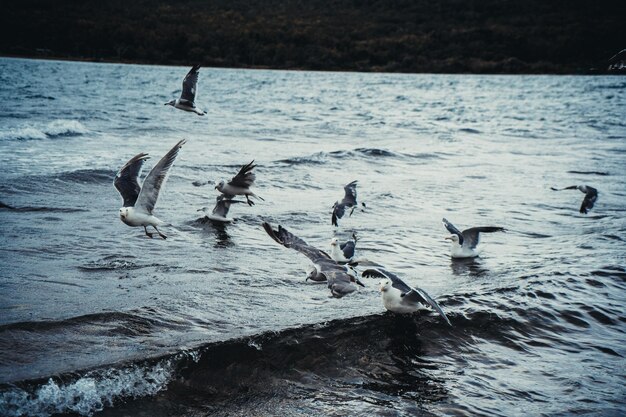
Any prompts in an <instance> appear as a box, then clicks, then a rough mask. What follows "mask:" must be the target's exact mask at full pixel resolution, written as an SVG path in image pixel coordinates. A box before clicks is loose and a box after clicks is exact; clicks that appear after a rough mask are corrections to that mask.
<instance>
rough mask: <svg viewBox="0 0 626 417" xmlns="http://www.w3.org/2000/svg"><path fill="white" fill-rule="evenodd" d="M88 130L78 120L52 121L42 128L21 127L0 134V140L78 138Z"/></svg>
mask: <svg viewBox="0 0 626 417" xmlns="http://www.w3.org/2000/svg"><path fill="white" fill-rule="evenodd" d="M88 132H89V130H88V129H87V128H86V127H85V126H84V125H83V124H82V123H81V122H79V121H78V120H63V119H61V120H53V121H52V122H50V123H48V124H46V125H44V126H23V127H19V128H14V129H8V130H6V131H4V132H0V140H43V139H48V138H54V137H58V136H79V135H84V134H86V133H88Z"/></svg>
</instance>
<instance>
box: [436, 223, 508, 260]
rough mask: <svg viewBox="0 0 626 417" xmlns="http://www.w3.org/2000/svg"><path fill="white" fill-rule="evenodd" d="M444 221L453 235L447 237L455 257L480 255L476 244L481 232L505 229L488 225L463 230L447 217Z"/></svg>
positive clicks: (502, 230)
mask: <svg viewBox="0 0 626 417" xmlns="http://www.w3.org/2000/svg"><path fill="white" fill-rule="evenodd" d="M442 222H443V225H444V226H445V228H446V229H448V231H449V232H450V233H452V235H451V236H448V237H446V239H449V240H450V241H451V244H452V257H453V258H473V257H476V256H478V255H479V253H480V251H478V250H476V246H478V242H479V240H480V233H481V232H483V233H493V232H504V231H505V230H504V228H502V227H494V226H488V227H472V228H470V229H465V230H463V232H461V231H459V229H457V228H456V227H454V225H453V224H452V223H450V222H449V221H447V220H446V219H443V220H442Z"/></svg>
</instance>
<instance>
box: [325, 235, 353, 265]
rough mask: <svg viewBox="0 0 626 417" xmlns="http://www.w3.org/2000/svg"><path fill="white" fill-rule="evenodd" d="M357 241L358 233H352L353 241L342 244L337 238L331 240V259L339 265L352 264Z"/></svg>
mask: <svg viewBox="0 0 626 417" xmlns="http://www.w3.org/2000/svg"><path fill="white" fill-rule="evenodd" d="M356 241H357V238H356V233H352V240H348V241H347V242H344V243H341V244H340V243H339V240H338V239H337V238H336V237H334V238H332V239H331V240H330V257H331V258H333V260H334V261H335V262H337V263H342V264H347V263H351V262H352V261H353V260H354V255H355V251H356Z"/></svg>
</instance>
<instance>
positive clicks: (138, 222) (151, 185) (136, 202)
mask: <svg viewBox="0 0 626 417" xmlns="http://www.w3.org/2000/svg"><path fill="white" fill-rule="evenodd" d="M184 144H185V139H183V140H181V141H180V142H178V143H177V144H176V145H174V147H173V148H172V149H170V151H169V152H168V153H166V154H165V156H164V157H163V158H161V160H160V161H159V162H158V163H157V164H156V165H155V166H154V167H152V169H151V170H150V173H149V174H148V175H147V176H146V178H145V179H144V181H143V186H139V183H138V182H137V178H138V177H139V173H140V172H141V168H142V167H143V164H144V162H146V159H148V158H149V157H148V154H147V153H140V154H138V155H135V156H133V157H132V158H131V159H130V161H128V162H126V164H125V165H124V166H123V167H122V168H121V169H120V171H119V172H118V173H117V175H116V176H115V181H113V184H114V185H115V188H117V191H119V193H120V194H121V195H122V198H123V199H124V203H123V204H124V205H123V206H122V208H121V209H120V219H121V220H122V221H123V222H124V223H126V224H127V225H129V226H132V227H137V226H143V230H144V231H145V232H146V235H147V236H148V237H150V238H151V237H152V235H153V233H149V232H148V229H147V228H146V227H147V226H152V227H153V228H154V230H156V232H157V233H158V234H159V236H161V237H162V238H163V239H166V238H167V236H165V235H164V234H163V233H161V232H160V231H159V229H157V226H159V225H161V224H163V223H164V222H163V221H161V220H159V219H158V218H156V217H155V216H154V215H153V214H152V211H153V210H154V206H155V204H156V202H157V199H158V198H159V192H160V191H161V187H162V186H163V185H164V184H165V181H166V180H167V173H168V171H169V169H170V168H171V166H172V164H173V163H174V160H175V159H176V156H177V155H178V151H179V150H180V148H181V147H182V146H183V145H184Z"/></svg>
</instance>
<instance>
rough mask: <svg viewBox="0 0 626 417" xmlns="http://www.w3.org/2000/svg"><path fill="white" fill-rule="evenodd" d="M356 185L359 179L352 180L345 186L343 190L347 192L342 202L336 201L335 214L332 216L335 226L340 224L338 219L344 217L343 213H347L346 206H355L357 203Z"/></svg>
mask: <svg viewBox="0 0 626 417" xmlns="http://www.w3.org/2000/svg"><path fill="white" fill-rule="evenodd" d="M356 185H357V181H352V182H351V183H349V184H347V185H346V186H345V187H343V190H344V192H345V194H344V196H343V199H342V200H341V202H336V203H335V205H334V206H333V215H332V218H331V222H332V224H333V226H339V224H338V223H337V219H341V218H342V217H343V215H344V214H345V213H346V207H354V206H356V205H357V202H356ZM351 214H352V213H351Z"/></svg>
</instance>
